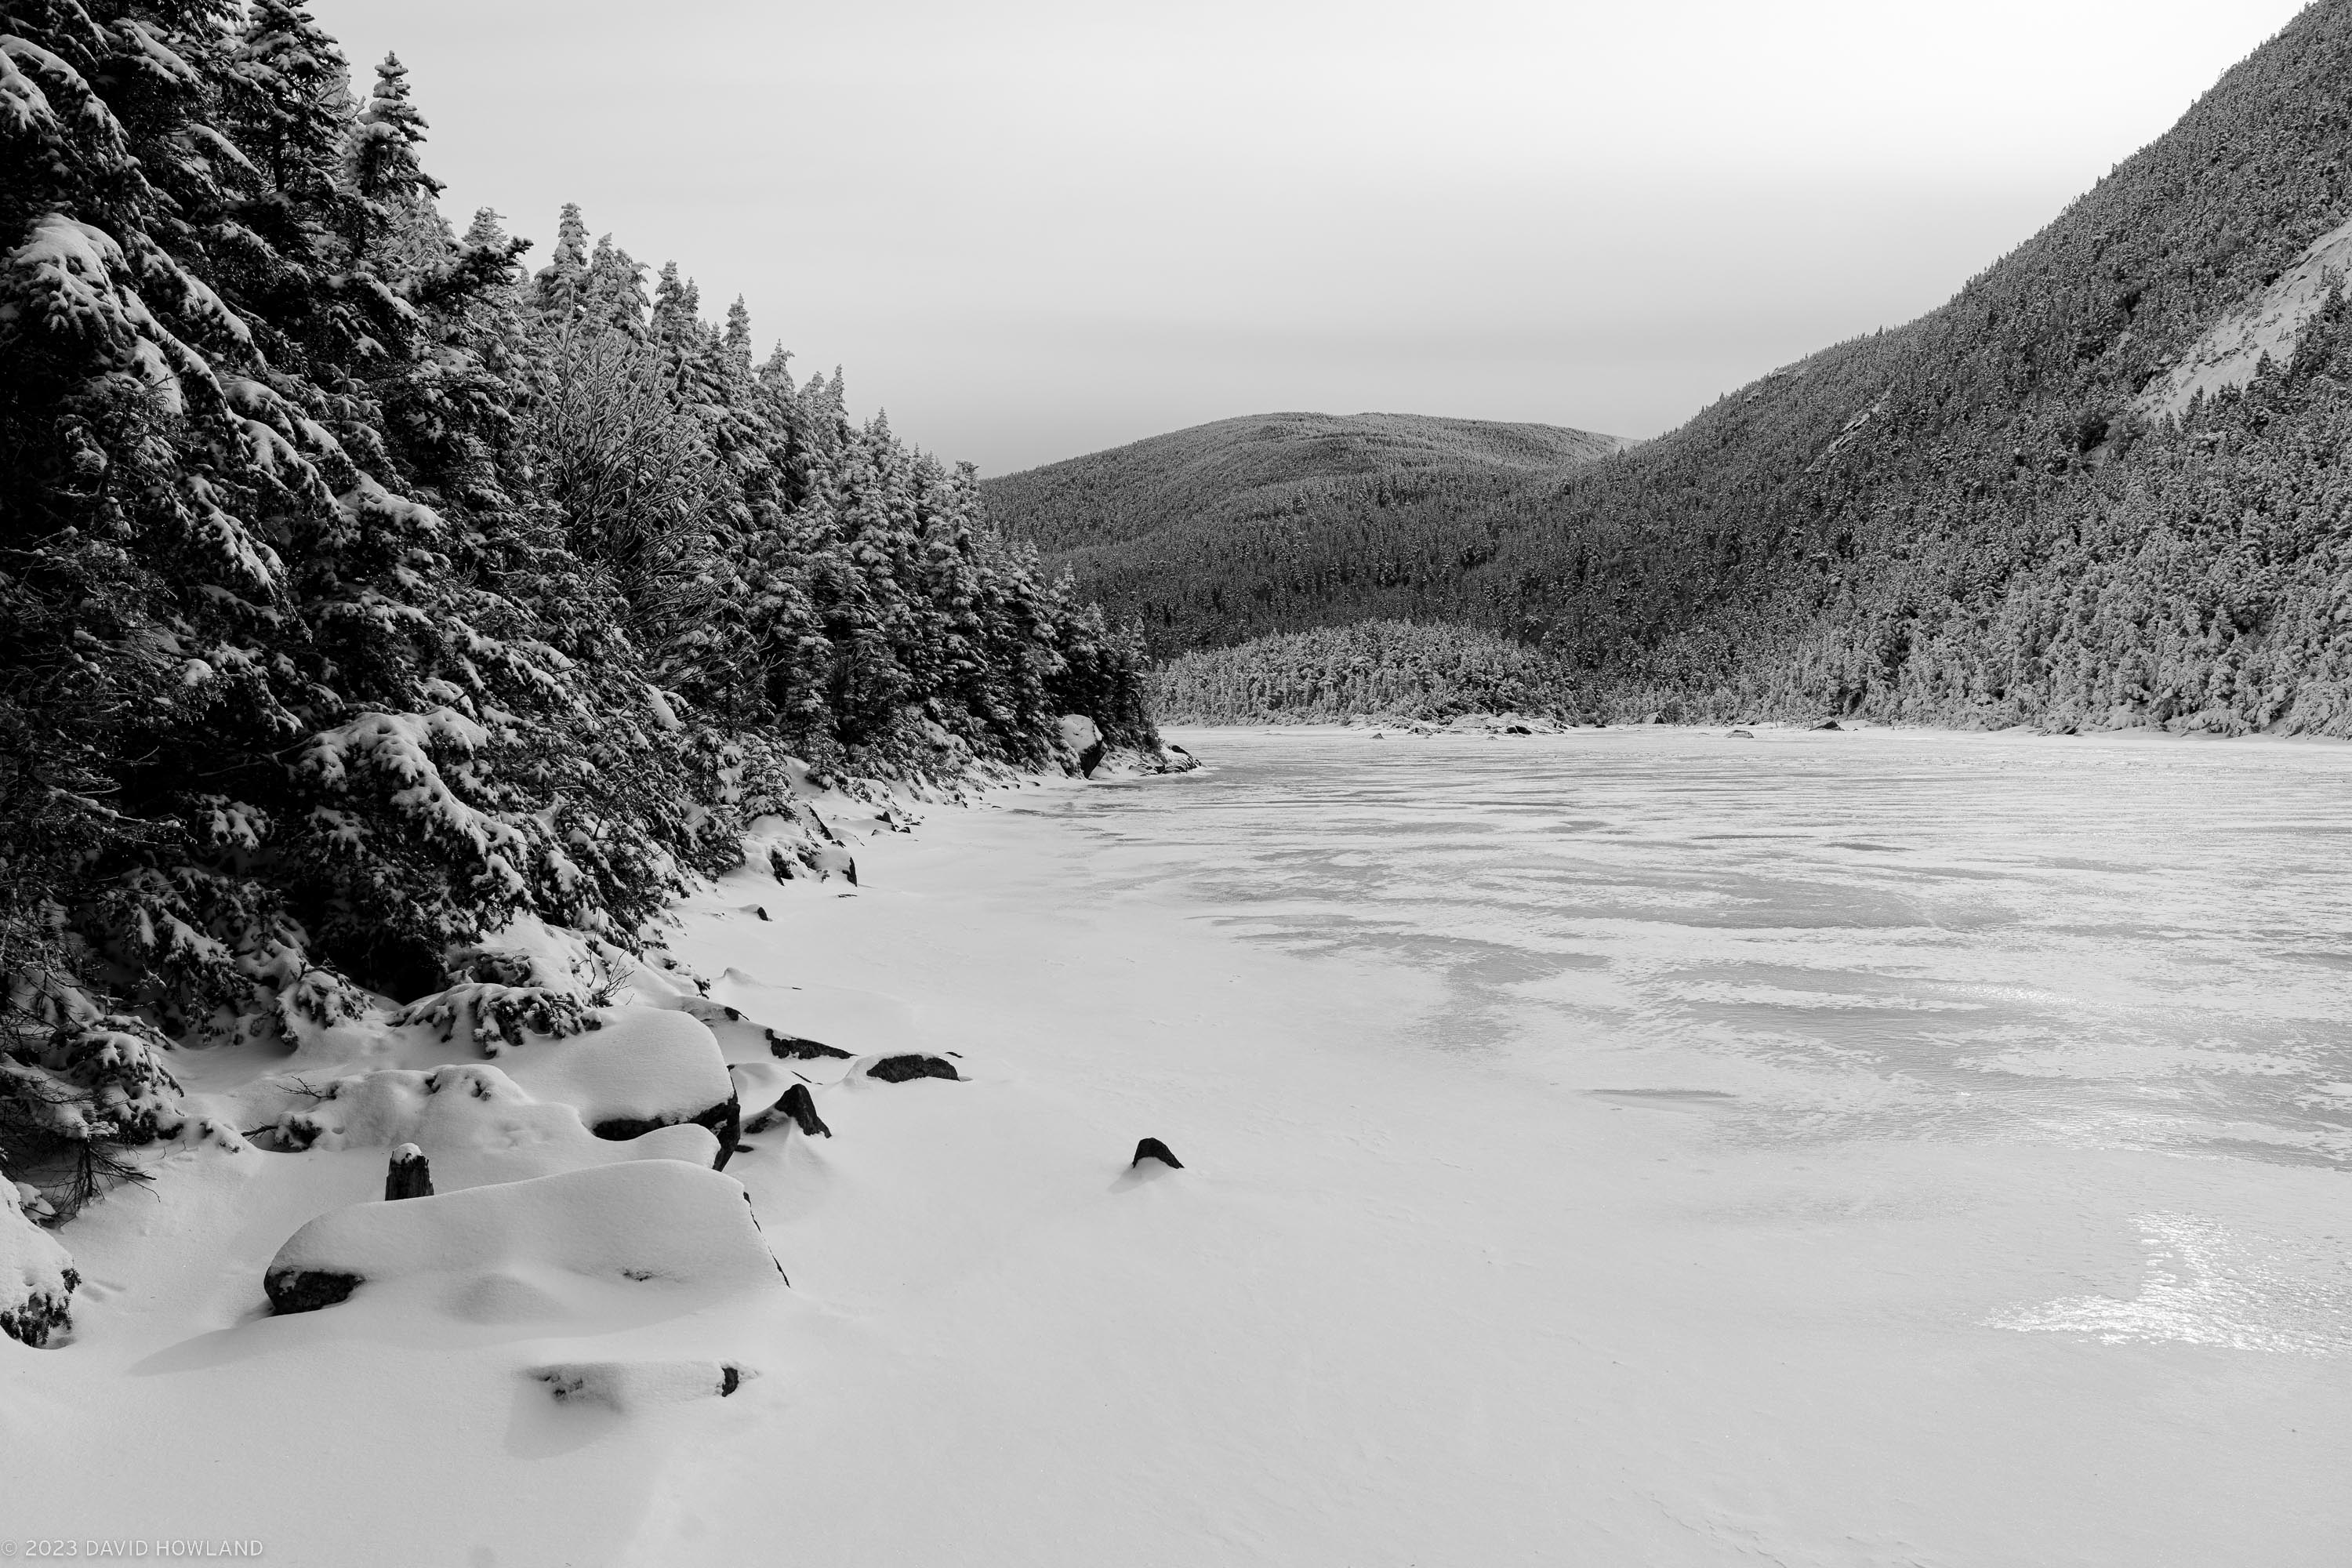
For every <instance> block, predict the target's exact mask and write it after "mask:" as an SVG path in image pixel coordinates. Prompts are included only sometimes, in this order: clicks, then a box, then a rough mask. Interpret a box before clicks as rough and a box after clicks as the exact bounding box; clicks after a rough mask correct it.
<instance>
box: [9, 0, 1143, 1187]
mask: <svg viewBox="0 0 2352 1568" xmlns="http://www.w3.org/2000/svg"><path fill="white" fill-rule="evenodd" d="M425 130H426V126H425V119H424V117H423V116H422V114H421V113H420V111H419V110H418V108H417V106H416V104H415V100H414V98H413V96H412V92H411V89H410V85H409V83H408V80H407V78H406V75H405V73H404V70H403V69H402V68H401V66H400V64H399V62H398V61H397V60H396V59H394V58H387V59H386V60H385V61H384V62H383V66H382V68H381V69H380V71H379V72H377V73H376V75H375V77H374V79H373V83H372V85H371V86H369V87H368V88H367V89H366V90H365V91H363V92H362V91H359V90H355V89H354V86H353V82H352V78H351V77H350V75H349V72H348V70H347V68H346V66H345V64H344V61H343V59H342V57H341V53H340V52H339V50H338V47H337V46H336V45H335V43H334V41H333V40H332V39H331V38H330V37H327V36H326V34H325V33H324V32H322V31H321V30H320V27H319V26H318V25H317V24H316V22H315V21H314V20H313V19H312V18H311V17H310V16H309V14H308V13H306V12H305V11H304V10H302V9H301V8H300V7H299V5H293V4H290V3H289V0H250V3H249V4H247V3H241V0H152V3H144V4H138V5H131V4H122V3H116V0H6V3H5V4H0V981H5V999H4V1000H0V1005H4V1006H5V1012H0V1149H5V1150H12V1151H16V1152H19V1153H20V1154H21V1152H22V1151H23V1150H24V1149H26V1148H27V1147H29V1146H31V1145H32V1144H36V1143H47V1144H55V1143H58V1142H65V1143H68V1144H70V1143H74V1142H79V1143H81V1144H82V1145H84V1146H96V1145H98V1144H100V1143H103V1142H108V1141H113V1142H123V1141H128V1142H136V1141H138V1140H140V1139H142V1138H143V1137H152V1136H153V1135H155V1134H156V1133H157V1132H158V1131H166V1130H168V1129H165V1128H163V1126H161V1124H160V1122H161V1118H162V1114H163V1113H162V1112H161V1111H160V1110H158V1107H160V1106H162V1105H163V1104H164V1103H166V1097H165V1096H163V1094H162V1093H161V1091H160V1089H159V1086H160V1085H163V1084H164V1083H166V1082H167V1081H168V1079H169V1077H170V1072H169V1068H168V1067H167V1066H166V1065H165V1061H164V1058H163V1055H162V1054H161V1047H163V1044H164V1043H165V1042H166V1041H167V1040H171V1039H191V1038H200V1037H229V1036H236V1037H255V1036H262V1035H268V1034H270V1033H273V1032H275V1033H287V1032H290V1031H291V1030H293V1029H295V1028H296V1027H298V1026H300V1025H301V1024H303V1023H304V1022H308V1023H310V1024H321V1023H328V1022H332V1021H334V1020H336V1019H338V1018H342V1017H349V1016H355V1015H356V1014H357V1013H358V1012H359V1011H360V1010H362V1008H364V1007H365V1006H366V1005H369V1003H370V1000H371V997H372V995H373V994H378V993H383V994H391V995H392V996H394V997H395V998H406V997H408V996H412V995H415V994H418V993H419V992H422V991H428V990H431V989H434V988H436V987H437V986H439V985H441V984H445V983H446V980H447V979H448V978H449V976H448V974H447V973H446V954H447V953H448V952H450V951H451V950H452V949H453V948H456V947H460V946H462V945H463V944H465V943H467V942H471V941H473V940H475V939H476V938H477V937H478V936H479V935H480V933H481V932H483V931H485V930H487V929H493V928H495V927H496V926H497V925H499V923H500V922H502V921H506V920H507V919H509V918H510V917H512V916H514V915H516V914H518V913H521V912H524V911H530V912H532V913H535V914H538V915H541V916H543V917H544V918H546V919H547V920H549V921H554V922H558V923H562V924H564V925H568V926H572V927H576V928H578V929H580V930H582V931H588V932H591V933H593V934H595V935H597V936H599V937H602V938H604V939H605V940H608V941H611V942H617V943H620V944H623V945H625V946H627V945H634V944H635V943H637V942H640V941H642V940H643V938H644V934H645V932H646V929H647V922H648V921H650V920H652V919H654V918H655V917H656V915H657V913H658V911H659V910H661V908H662V907H663V905H664V903H665V902H666V900H667V899H668V898H669V897H670V896H671V895H672V893H673V892H674V890H675V889H677V888H678V887H679V886H681V885H682V884H683V883H684V882H685V881H686V879H688V878H690V877H692V876H694V875H695V874H698V873H706V872H714V871H718V870H720V869H722V868H726V867H728V866H730V865H731V864H733V863H735V861H736V859H737V858H739V856H740V847H739V846H740V833H741V829H742V828H743V826H744V825H745V824H746V823H747V822H748V821H749V820H750V819H751V818H753V817H755V816H759V815H761V814H762V813H765V812H771V811H775V810H779V809H782V808H783V807H784V805H785V803H787V802H788V800H789V797H790V791H791V781H792V778H793V770H794V769H795V768H796V767H800V766H806V767H809V768H812V769H813V770H814V777H815V778H816V779H817V781H818V782H820V783H822V782H824V780H825V779H827V778H828V777H831V776H835V775H841V774H860V773H863V774H877V773H879V774H892V775H897V776H901V777H917V778H921V777H929V778H946V777H950V776H953V775H956V774H959V773H961V772H963V771H965V770H969V769H971V768H973V767H976V766H983V765H987V764H990V763H1007V764H1019V765H1029V764H1034V763H1040V762H1042V761H1044V760H1045V759H1046V758H1047V757H1048V756H1049V754H1050V753H1051V751H1052V748H1053V747H1054V746H1055V744H1056V743H1057V742H1056V734H1057V731H1056V728H1055V724H1056V721H1057V719H1058V717H1059V716H1060V715H1063V714H1066V713H1083V714H1086V715H1088V716H1089V717H1091V718H1093V719H1094V720H1095V721H1097V723H1098V724H1099V725H1100V726H1101V728H1102V730H1103V731H1105V733H1106V735H1107V736H1108V738H1109V739H1110V740H1111V741H1112V742H1113V743H1126V744H1138V745H1145V746H1150V745H1154V744H1156V737H1155V736H1154V735H1153V733H1152V731H1151V724H1150V718H1149V715H1148V713H1147V711H1146V710H1145V707H1144V705H1143V700H1144V689H1143V685H1142V681H1141V667H1140V659H1139V648H1138V647H1137V645H1136V643H1135V642H1134V640H1133V639H1132V637H1129V636H1128V635H1126V634H1124V633H1121V632H1119V631H1118V630H1117V629H1115V628H1114V627H1113V626H1111V625H1110V624H1109V623H1108V622H1107V620H1106V619H1105V617H1104V616H1103V614H1102V613H1101V611H1100V610H1098V609H1097V608H1096V607H1095V606H1094V605H1091V604H1088V603H1087V602H1084V601H1082V600H1081V599H1080V598H1079V597H1078V596H1077V595H1076V593H1075V592H1074V591H1073V589H1072V588H1071V587H1070V585H1069V584H1067V583H1066V582H1061V581H1056V580H1055V579H1052V578H1049V577H1048V576H1046V575H1045V574H1044V573H1043V572H1042V571H1041V570H1040V569H1039V567H1038V565H1037V563H1036V560H1035V558H1034V553H1033V552H1030V551H1029V550H1027V549H1026V548H1025V547H1023V546H1018V545H1015V544H1013V543H1011V542H1007V541H1006V540H1004V539H1003V538H1002V537H1001V536H1000V535H999V534H998V533H997V532H996V531H994V530H992V528H991V527H990V526H989V525H988V523H987V521H986V519H985V517H984V515H983V511H982V505H981V503H980V500H979V497H978V491H977V485H976V481H975V479H974V476H973V473H972V471H971V468H968V467H956V468H950V467H948V466H945V465H943V464H941V463H940V462H939V461H937V460H935V459H933V458H930V457H929V456H926V455H925V454H923V453H921V452H919V451H917V450H915V449H914V448H912V447H909V446H908V445H907V444H906V443H905V442H903V441H901V440H900V439H899V438H898V437H896V436H895V435H894V434H893V433H892V432H891V430H890V428H889V426H888V424H887V420H886V419H884V418H883V417H881V416H876V417H875V418H873V419H871V420H869V421H865V422H860V421H857V420H855V419H853V418H852V417H851V416H850V415H849V413H848V411H847V408H846V405H845V389H844V386H843V382H842V378H841V376H840V374H839V373H838V372H835V373H834V374H831V375H829V376H828V375H823V374H819V375H811V376H809V377H807V378H806V379H805V380H796V379H795V377H794V376H793V374H792V372H791V369H790V367H789V363H788V356H787V355H786V354H784V353H782V351H781V350H779V351H777V352H774V353H768V354H766V355H764V356H763V355H760V354H758V353H755V352H754V349H753V342H752V333H751V323H750V318H749V315H748V313H747V311H746V309H745V307H744V304H743V302H742V301H741V300H736V301H735V302H734V303H733V304H732V305H731V306H730V308H729V309H728V310H727V311H726V312H725V317H724V321H723V323H720V324H713V323H711V322H708V321H705V320H704V319H703V310H702V306H701V301H700V300H699V299H698V295H697V291H696V289H695V287H694V285H693V283H692V282H691V281H690V280H687V279H682V278H681V277H680V276H679V274H678V272H677V269H676V268H674V267H666V268H662V269H661V270H660V271H659V272H658V273H657V274H651V275H649V270H648V268H646V267H645V266H643V265H641V264H640V263H638V262H637V261H636V260H635V259H634V258H632V257H631V256H630V255H629V253H628V252H627V251H625V249H623V248H621V247H619V246H618V245H616V244H614V242H613V241H612V240H611V239H610V238H609V237H607V238H604V239H600V240H597V241H594V242H593V243H591V241H590V239H589V237H588V229H587V227H586V226H585V225H584V223H583V220H582V216H581V214H580V213H579V211H578V209H577V208H573V207H567V208H565V209H564V212H563V216H562V233H561V236H560V237H559V239H558V241H557V244H556V246H555V248H554V253H553V255H552V256H551V257H550V258H547V260H546V263H545V265H543V266H541V267H540V268H537V269H536V270H535V271H531V270H528V269H526V268H525V267H524V265H523V253H524V250H525V248H526V246H525V242H523V241H520V240H518V239H515V238H513V237H509V235H508V234H507V233H506V232H505V230H504V229H503V228H502V226H501V225H500V222H499V218H498V217H497V216H495V215H494V214H492V213H490V212H488V211H484V212H481V213H478V214H476V215H475V216H474V217H473V219H472V221H471V222H470V223H469V224H468V225H467V226H466V227H465V228H464V230H463V231H462V232H459V231H457V230H455V229H454V228H453V227H452V226H450V225H449V224H447V223H446V222H445V221H444V219H443V217H442V216H441V214H440V212H439V210H438V208H437V206H436V205H435V200H434V198H435V197H436V195H437V194H438V192H439V190H440V186H439V184H437V182H436V181H435V180H434V179H433V177H432V176H431V175H430V174H428V173H427V172H426V170H425V164H424V161H423V145H424V141H425Z"/></svg>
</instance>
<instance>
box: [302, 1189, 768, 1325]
mask: <svg viewBox="0 0 2352 1568" xmlns="http://www.w3.org/2000/svg"><path fill="white" fill-rule="evenodd" d="M435 1278H439V1279H446V1280H447V1281H448V1282H449V1283H450V1284H451V1285H453V1286H455V1287H457V1290H456V1292H455V1293H454V1295H453V1296H452V1298H451V1299H452V1300H455V1301H457V1303H458V1304H459V1307H460V1310H467V1311H468V1312H469V1313H470V1314H471V1315H475V1316H478V1317H485V1318H487V1317H489V1316H491V1315H493V1314H494V1313H497V1312H499V1311H501V1310H505V1309H509V1308H516V1309H528V1308H530V1307H533V1306H535V1305H536V1304H537V1303H541V1302H551V1301H552V1302H560V1300H561V1296H562V1286H563V1284H564V1283H565V1281H566V1279H580V1280H588V1281H595V1282H602V1283H604V1284H605V1285H608V1286H612V1285H618V1286H633V1285H653V1286H659V1287H681V1286H682V1287H695V1288H699V1289H705V1290H709V1289H719V1290H727V1291H737V1290H745V1289H765V1288H767V1287H769V1286H772V1285H777V1284H781V1283H782V1278H783V1274H782V1268H780V1267H779V1266H778V1265H777V1263H776V1259H775V1257H774V1255H773V1254H772V1253H771V1252H769V1250H768V1244H767V1242H766V1241H765V1240H764V1239H762V1238H761V1235H760V1227H759V1226H758V1224H757V1223H756V1222H754V1221H753V1219H752V1217H751V1196H750V1194H747V1193H746V1192H744V1190H743V1186H742V1184H741V1183H740V1182H738V1181H736V1180H735V1179H734V1178H733V1177H731V1176H724V1175H721V1174H719V1173H718V1172H716V1171H713V1170H710V1169H709V1168H708V1167H706V1166H699V1165H689V1164H687V1163H684V1162H682V1161H677V1160H635V1161H630V1162H628V1163H625V1164H618V1165H602V1166H597V1167H594V1168H592V1169H589V1170H585V1171H572V1172H567V1173H564V1174H562V1175H557V1176H541V1177H537V1178H535V1179H533V1180H531V1181H527V1182H505V1183H501V1184H498V1185H495V1186H488V1187H468V1188H467V1189H466V1190H465V1191H463V1192H455V1193H441V1194H436V1195H435V1196H432V1197H426V1198H411V1199H408V1200H406V1201H404V1202H402V1203H366V1204H353V1205H351V1206H350V1207H348V1208H341V1209H336V1210H334V1211H333V1212H331V1213H329V1214H323V1215H320V1216H319V1217H318V1218H317V1219H314V1220H312V1221H311V1222H310V1224H308V1225H306V1226H303V1227H302V1228H301V1229H299V1230H298V1231H296V1232H295V1233H294V1234H293V1236H291V1237H289V1238H288V1239H287V1242H286V1244H285V1245H284V1246H282V1247H279V1248H278V1256H277V1257H276V1258H272V1259H271V1260H270V1263H269V1268H268V1273H267V1275H266V1276H265V1277H264V1279H263V1285H264V1288H265V1289H267V1290H268V1295H269V1301H270V1305H271V1306H272V1307H274V1308H276V1309H277V1310H278V1311H279V1312H281V1313H284V1312H307V1311H313V1310H317V1309H319V1308H320V1307H328V1306H332V1305H333V1304H335V1303H336V1302H338V1301H341V1300H345V1299H346V1298H348V1297H349V1296H350V1295H351V1294H352V1292H353V1291H354V1290H357V1289H361V1288H362V1287H364V1286H368V1285H379V1284H388V1283H393V1282H396V1281H403V1280H417V1279H435ZM506 1315H508V1316H520V1315H525V1314H524V1312H523V1311H522V1310H510V1311H507V1312H506ZM530 1315H538V1314H536V1313H531V1314H530Z"/></svg>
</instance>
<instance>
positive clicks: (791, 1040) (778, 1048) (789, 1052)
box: [767, 1029, 849, 1062]
mask: <svg viewBox="0 0 2352 1568" xmlns="http://www.w3.org/2000/svg"><path fill="white" fill-rule="evenodd" d="M767 1035H768V1052H769V1054H770V1055H772V1056H779V1057H784V1058H789V1059H791V1060H794V1061H803V1062H814V1061H822V1060H823V1059H824V1058H827V1057H833V1058H838V1059H840V1060H842V1061H847V1060H848V1059H849V1053H848V1052H847V1051H845V1050H842V1049H840V1048H839V1047H835V1046H828V1045H825V1044H824V1043H823V1042H822V1041H818V1040H804V1039H803V1038H801V1037H800V1036H798V1035H780V1034H778V1033H776V1031H775V1030H773V1029H770V1030H769V1031H767Z"/></svg>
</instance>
